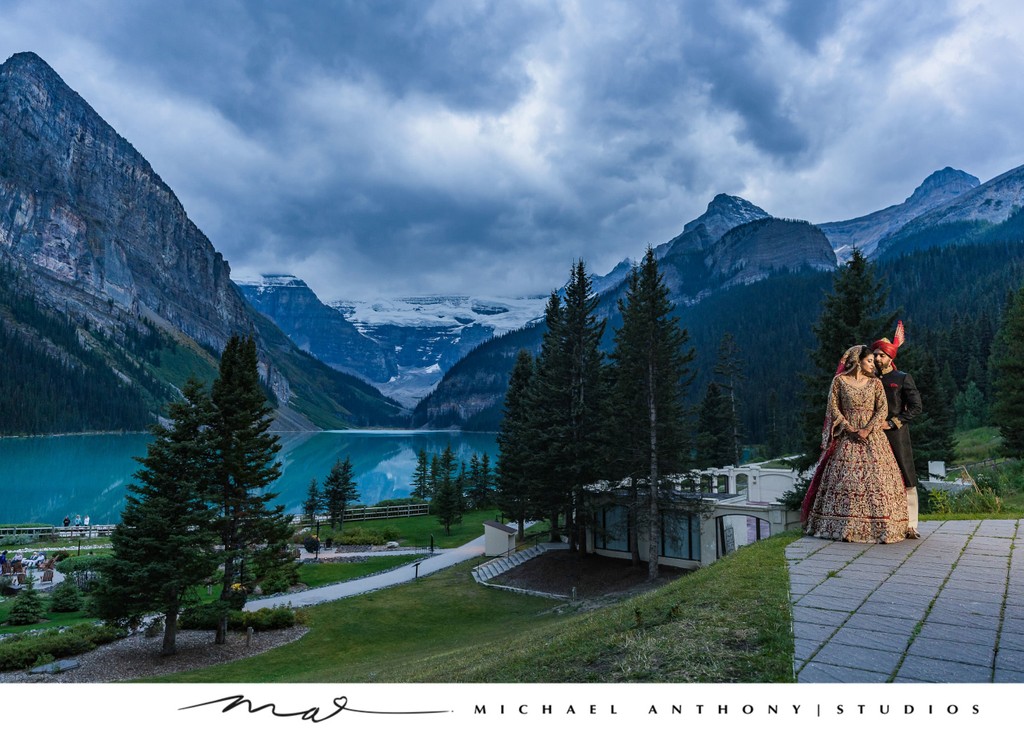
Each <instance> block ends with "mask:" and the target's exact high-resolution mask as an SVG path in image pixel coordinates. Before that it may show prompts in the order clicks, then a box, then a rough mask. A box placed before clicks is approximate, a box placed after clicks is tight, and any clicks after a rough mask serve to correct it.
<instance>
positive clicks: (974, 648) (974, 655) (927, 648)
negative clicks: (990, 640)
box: [907, 635, 995, 667]
mask: <svg viewBox="0 0 1024 734" xmlns="http://www.w3.org/2000/svg"><path fill="white" fill-rule="evenodd" d="M907 654H908V656H909V655H916V656H917V657H922V658H935V659H936V660H952V661H953V662H957V663H967V664H969V665H982V666H986V667H992V660H993V658H994V657H995V651H994V650H993V649H992V645H972V644H971V643H968V642H963V641H961V640H957V641H953V640H937V639H935V638H932V637H921V636H920V635H918V636H917V638H916V639H915V640H914V642H913V643H912V644H911V645H910V649H909V650H908V651H907Z"/></svg>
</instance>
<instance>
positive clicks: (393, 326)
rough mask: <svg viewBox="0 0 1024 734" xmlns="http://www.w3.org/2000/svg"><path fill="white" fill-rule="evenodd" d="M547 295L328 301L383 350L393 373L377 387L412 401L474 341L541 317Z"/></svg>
mask: <svg viewBox="0 0 1024 734" xmlns="http://www.w3.org/2000/svg"><path fill="white" fill-rule="evenodd" d="M546 302H547V298H546V297H544V298H541V297H532V298H503V297H498V296H490V297H476V296H417V297H408V298H389V299H378V300H374V301H336V302H334V303H332V304H331V305H332V306H333V307H334V308H336V309H337V310H338V311H339V312H340V313H341V314H343V315H344V316H345V318H346V320H348V321H350V322H351V323H352V324H354V325H355V326H356V327H357V328H358V329H359V331H360V332H361V333H362V334H364V335H365V336H367V337H369V338H371V339H373V340H374V341H375V342H377V343H378V344H379V345H381V347H382V348H384V349H385V350H388V351H389V352H390V354H391V355H392V356H393V359H394V360H395V363H396V364H397V370H398V371H397V375H396V376H394V377H392V378H391V380H390V381H389V382H388V383H387V384H380V385H378V387H379V388H380V390H381V392H383V393H384V394H385V395H389V396H391V397H393V398H394V399H395V400H398V401H399V402H400V403H402V404H403V405H408V406H409V407H412V406H414V405H415V404H416V403H417V402H418V401H419V400H421V399H422V398H423V397H424V396H425V395H427V394H428V393H429V392H430V391H431V390H432V389H433V388H434V386H435V385H436V384H437V383H438V382H439V381H440V380H441V378H442V377H443V376H444V375H445V373H446V372H447V371H448V370H449V368H451V367H452V365H454V364H455V363H457V362H458V361H459V360H460V359H462V358H463V357H464V356H466V354H468V353H469V352H470V351H471V350H472V349H473V348H475V347H476V346H477V345H479V344H482V343H484V342H485V341H487V340H489V339H492V338H494V337H497V336H501V335H503V334H506V333H508V332H509V331H512V330H514V329H519V328H522V327H523V326H525V325H526V324H528V323H530V322H532V321H535V320H536V319H538V318H540V317H541V316H542V315H543V313H544V304H545V303H546Z"/></svg>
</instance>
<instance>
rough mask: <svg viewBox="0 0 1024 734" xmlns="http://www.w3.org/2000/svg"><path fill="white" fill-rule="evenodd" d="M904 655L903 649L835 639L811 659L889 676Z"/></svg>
mask: <svg viewBox="0 0 1024 734" xmlns="http://www.w3.org/2000/svg"><path fill="white" fill-rule="evenodd" d="M902 656H903V649H902V648H900V649H899V650H898V651H897V650H874V649H871V648H868V647H858V646H855V645H842V644H839V643H837V642H835V641H834V640H830V641H829V642H826V643H825V646H824V647H823V648H821V649H820V650H819V651H818V653H817V654H816V655H815V656H814V658H813V659H812V660H811V662H812V663H823V664H825V665H842V666H844V667H848V668H856V669H857V670H870V671H873V672H875V673H884V674H886V675H887V676H888V675H889V674H891V673H892V672H893V671H894V670H896V666H897V665H898V664H899V662H900V658H901V657H902Z"/></svg>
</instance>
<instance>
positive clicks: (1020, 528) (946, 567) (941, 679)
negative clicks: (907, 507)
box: [786, 520, 1024, 683]
mask: <svg viewBox="0 0 1024 734" xmlns="http://www.w3.org/2000/svg"><path fill="white" fill-rule="evenodd" d="M919 529H920V532H921V538H920V539H919V540H907V541H904V542H902V543H895V544H891V545H863V544H858V543H840V542H835V541H829V540H821V539H818V538H809V537H805V538H801V539H799V540H797V541H795V542H793V543H791V544H790V545H789V546H788V547H787V548H786V558H787V561H788V564H789V574H790V599H791V602H792V604H793V630H794V635H795V641H796V653H795V658H794V674H795V676H796V680H797V681H798V682H800V683H885V682H896V683H903V682H906V683H993V682H994V683H1011V682H1024V521H1018V520H947V521H930V522H922V523H921V525H920V528H919Z"/></svg>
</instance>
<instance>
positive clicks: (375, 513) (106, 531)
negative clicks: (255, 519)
mask: <svg viewBox="0 0 1024 734" xmlns="http://www.w3.org/2000/svg"><path fill="white" fill-rule="evenodd" d="M429 514H430V505H428V504H419V505H382V506H380V507H353V508H351V509H348V510H345V517H344V518H343V520H345V521H348V520H387V519H389V518H393V517H416V516H418V515H429ZM326 521H327V516H326V515H322V516H320V522H326ZM292 523H293V524H294V525H305V524H307V523H306V520H305V517H303V516H302V515H296V516H295V517H294V518H293V520H292ZM115 527H117V526H116V525H78V526H75V525H72V526H70V527H64V526H63V525H34V526H32V527H27V526H26V527H12V526H6V527H0V543H3V542H5V541H6V540H7V539H8V538H12V537H14V536H16V535H32V536H38V537H42V538H99V537H106V536H109V535H110V534H111V533H112V532H113V531H114V528H115Z"/></svg>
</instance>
